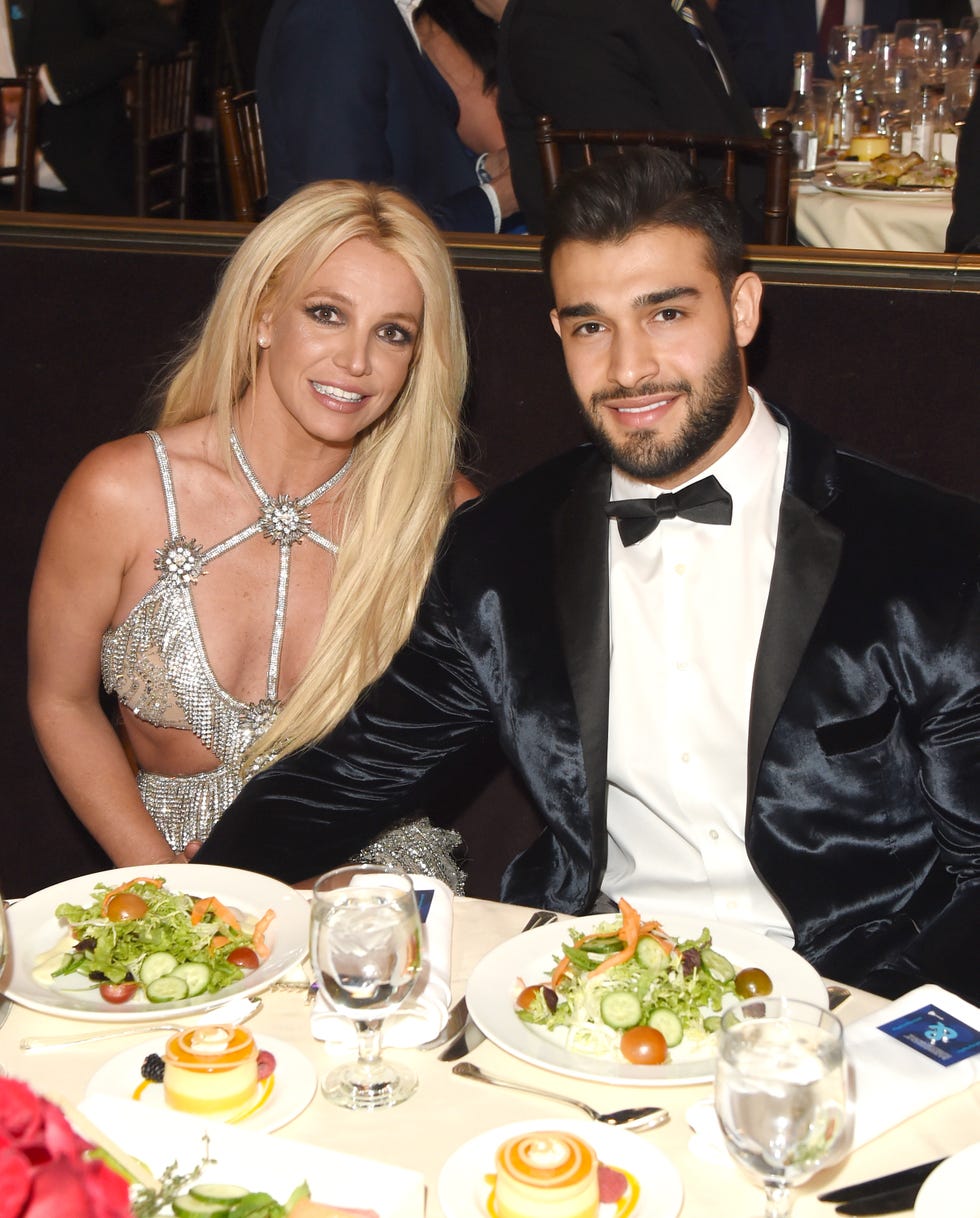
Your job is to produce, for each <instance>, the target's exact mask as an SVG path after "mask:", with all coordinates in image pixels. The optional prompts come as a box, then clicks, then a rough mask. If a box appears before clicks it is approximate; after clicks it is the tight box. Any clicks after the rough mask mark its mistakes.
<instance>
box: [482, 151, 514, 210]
mask: <svg viewBox="0 0 980 1218" xmlns="http://www.w3.org/2000/svg"><path fill="white" fill-rule="evenodd" d="M483 167H484V168H485V169H486V171H487V173H488V174H489V175H490V185H491V186H492V187H493V188H494V190H495V191H496V192H497V200H498V202H499V203H500V214H501V216H503V217H504V218H505V219H506V218H507V216H512V215H513V214H514V212H515V211H517V210H518V204H517V195H515V194H514V186H513V183H512V182H511V180H510V158H509V157H508V155H507V149H506V148H498V149H497V150H496V151H495V152H488V153H487V156H486V160H485V161H484V162H483Z"/></svg>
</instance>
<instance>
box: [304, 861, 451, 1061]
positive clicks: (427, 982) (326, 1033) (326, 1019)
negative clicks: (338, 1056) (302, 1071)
mask: <svg viewBox="0 0 980 1218" xmlns="http://www.w3.org/2000/svg"><path fill="white" fill-rule="evenodd" d="M411 880H412V883H413V885H414V886H415V891H416V892H418V893H421V892H426V891H429V892H431V893H432V902H431V904H430V905H429V912H428V914H427V915H426V918H425V922H424V923H423V926H422V933H423V940H424V947H425V957H426V969H425V975H424V978H423V982H422V989H421V990H420V991H419V992H417V993H416V995H415V997H414V998H413V999H412V1000H411V1001H410V1002H408V1003H406V1004H405V1006H403V1007H402V1009H401V1010H400V1011H398V1012H397V1013H396V1014H394V1015H389V1016H388V1018H387V1019H386V1020H385V1021H384V1027H383V1031H382V1043H383V1044H384V1045H386V1046H387V1047H388V1048H391V1049H411V1048H414V1047H415V1046H416V1045H421V1044H424V1043H425V1042H426V1041H427V1040H432V1038H433V1037H434V1036H438V1035H439V1033H440V1032H441V1031H442V1029H443V1028H444V1027H445V1024H446V1019H447V1018H448V1015H449V1003H450V1000H451V998H452V991H451V989H450V984H449V981H450V969H451V967H452V951H453V894H452V890H451V889H450V888H449V886H448V885H447V884H444V883H443V882H442V880H437V879H434V878H433V877H432V876H428V875H413V876H412V877H411ZM310 1027H311V1030H312V1032H313V1035H314V1037H315V1038H316V1039H317V1040H323V1041H326V1042H327V1045H328V1047H329V1048H337V1049H340V1048H344V1049H346V1048H353V1046H354V1044H355V1039H356V1037H355V1033H354V1025H353V1023H352V1022H351V1021H350V1020H349V1019H348V1018H347V1017H346V1016H345V1015H340V1014H338V1013H337V1012H336V1011H334V1010H332V1009H331V1008H330V1006H329V1004H328V1003H327V1000H326V999H325V998H324V996H323V995H322V994H318V995H317V998H316V1002H315V1003H314V1004H313V1013H312V1015H311V1016H310Z"/></svg>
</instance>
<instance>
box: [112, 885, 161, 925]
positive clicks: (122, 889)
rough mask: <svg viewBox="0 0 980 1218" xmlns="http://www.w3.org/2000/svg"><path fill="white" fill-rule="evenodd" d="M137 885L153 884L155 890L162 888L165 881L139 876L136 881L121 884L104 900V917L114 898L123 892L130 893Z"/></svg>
mask: <svg viewBox="0 0 980 1218" xmlns="http://www.w3.org/2000/svg"><path fill="white" fill-rule="evenodd" d="M135 884H152V885H153V887H154V888H162V887H163V880H161V879H156V878H154V877H151V876H148V875H138V876H137V877H136V879H135V880H127V881H126V883H125V884H120V885H119V887H118V888H113V890H112V892H107V893H106V894H105V896H104V897H103V898H102V916H103V917H105V916H106V914H107V913H108V911H109V902H110V901H111V900H112V898H113V897H118V896H119V894H120V893H121V892H129V890H130V888H132V887H133V886H134V885H135Z"/></svg>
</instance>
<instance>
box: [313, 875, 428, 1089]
mask: <svg viewBox="0 0 980 1218" xmlns="http://www.w3.org/2000/svg"><path fill="white" fill-rule="evenodd" d="M310 961H311V964H312V966H313V971H314V973H315V975H316V979H317V982H318V983H319V986H320V992H321V993H322V994H323V995H324V997H325V998H326V1000H327V1002H328V1003H329V1005H330V1006H331V1007H333V1008H334V1010H335V1011H337V1012H338V1013H339V1014H341V1015H344V1016H346V1017H347V1018H348V1019H350V1020H351V1021H352V1022H353V1024H354V1028H355V1030H356V1032H357V1061H356V1062H350V1063H347V1064H345V1065H343V1066H340V1067H338V1068H337V1069H335V1070H332V1071H331V1072H330V1073H329V1074H328V1075H327V1076H326V1078H325V1079H324V1080H323V1093H324V1095H326V1097H327V1099H329V1100H332V1101H333V1103H335V1104H340V1105H341V1106H342V1107H344V1108H388V1107H391V1105H393V1104H399V1103H401V1101H402V1100H406V1099H408V1097H409V1096H410V1095H411V1094H412V1093H413V1092H414V1091H415V1088H416V1086H417V1085H418V1080H417V1079H416V1077H415V1075H414V1074H413V1073H412V1072H411V1071H410V1070H406V1069H405V1068H404V1067H402V1066H397V1065H395V1064H394V1063H392V1062H388V1061H384V1060H382V1057H381V1028H382V1024H383V1021H384V1020H385V1018H386V1017H387V1016H388V1015H391V1014H393V1013H394V1012H395V1011H397V1010H398V1009H399V1008H400V1007H401V1006H402V1004H403V1003H404V1002H405V1001H406V1000H407V999H408V998H410V997H411V996H412V994H413V992H414V991H415V989H416V987H417V985H418V983H419V981H420V979H421V976H422V926H421V922H420V921H419V911H418V906H417V905H416V902H415V891H414V889H413V888H412V881H411V880H410V879H409V877H408V876H407V875H405V874H404V873H403V872H401V871H397V870H395V869H394V868H392V867H383V866H374V865H361V866H347V867H338V868H337V869H336V870H335V871H328V872H327V873H326V875H322V876H320V878H319V879H318V880H317V882H316V884H315V885H314V887H313V917H312V923H311V928H310Z"/></svg>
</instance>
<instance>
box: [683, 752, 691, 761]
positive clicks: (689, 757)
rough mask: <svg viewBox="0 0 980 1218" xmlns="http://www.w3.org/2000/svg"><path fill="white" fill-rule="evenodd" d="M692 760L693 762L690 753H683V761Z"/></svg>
mask: <svg viewBox="0 0 980 1218" xmlns="http://www.w3.org/2000/svg"><path fill="white" fill-rule="evenodd" d="M690 760H691V754H690V753H681V761H690Z"/></svg>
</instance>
